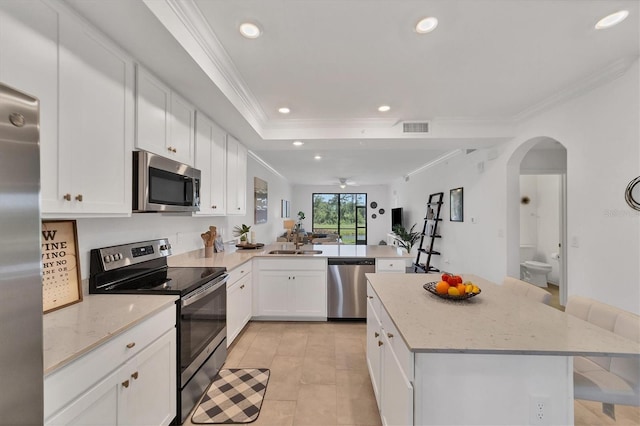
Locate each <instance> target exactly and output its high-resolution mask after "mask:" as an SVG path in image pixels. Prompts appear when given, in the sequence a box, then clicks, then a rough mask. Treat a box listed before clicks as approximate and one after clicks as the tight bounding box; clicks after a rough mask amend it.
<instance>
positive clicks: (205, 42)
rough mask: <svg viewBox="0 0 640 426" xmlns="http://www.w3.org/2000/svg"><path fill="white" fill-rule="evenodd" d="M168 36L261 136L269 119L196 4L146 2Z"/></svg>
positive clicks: (185, 0)
mask: <svg viewBox="0 0 640 426" xmlns="http://www.w3.org/2000/svg"><path fill="white" fill-rule="evenodd" d="M143 3H144V4H145V5H146V6H147V8H149V10H151V12H152V13H153V14H154V15H155V16H156V18H157V19H158V20H159V21H160V22H161V23H162V25H164V26H165V28H166V29H167V30H168V31H169V33H170V34H171V35H172V36H173V37H174V38H175V39H176V40H177V41H178V42H179V43H180V44H181V45H182V47H183V48H184V49H185V50H186V51H187V53H188V54H189V55H190V56H191V57H192V58H193V60H194V61H195V62H196V63H197V64H198V65H199V66H200V68H201V69H202V70H203V71H204V72H205V74H207V76H208V77H209V78H210V79H211V81H212V82H213V83H214V84H215V85H216V86H218V88H219V89H220V90H221V91H222V93H223V94H224V95H225V96H226V97H227V99H229V101H230V102H231V103H232V104H233V106H234V107H236V109H237V110H238V111H239V112H240V114H242V116H243V117H244V118H245V120H247V122H248V123H249V124H250V125H251V126H252V127H253V129H254V130H255V131H256V132H257V133H258V134H259V135H260V136H262V131H263V128H264V127H265V125H266V123H267V115H266V114H265V112H264V110H263V109H262V107H261V106H260V104H259V102H258V100H257V98H256V97H255V96H254V95H253V93H252V92H251V90H250V89H249V87H248V86H247V84H246V83H245V82H244V80H243V79H242V77H241V76H240V72H239V71H238V69H237V68H236V66H235V64H234V63H233V61H232V60H231V57H230V56H229V54H228V53H227V51H226V50H225V48H224V46H222V44H221V43H220V41H219V40H218V38H217V37H216V35H215V33H214V32H213V30H212V29H211V26H210V25H209V23H208V22H207V20H206V19H205V17H204V16H203V15H202V12H201V11H200V9H199V8H198V6H197V5H196V4H195V2H194V1H193V0H143Z"/></svg>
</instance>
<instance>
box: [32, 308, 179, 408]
mask: <svg viewBox="0 0 640 426" xmlns="http://www.w3.org/2000/svg"><path fill="white" fill-rule="evenodd" d="M116 297H117V296H116ZM175 324H176V305H175V304H173V305H171V306H170V307H168V308H166V309H165V310H163V311H161V312H159V313H157V314H155V315H153V316H152V317H150V318H147V319H146V320H144V321H143V322H141V323H140V324H138V325H136V326H134V327H133V328H131V329H129V330H127V331H125V332H123V333H122V334H120V335H118V336H116V337H114V338H113V339H111V340H109V341H108V342H106V343H104V344H102V345H100V346H98V347H97V348H96V349H94V350H92V351H90V352H88V353H86V354H85V355H83V356H82V357H80V358H78V359H77V360H75V361H73V362H72V363H71V364H69V365H67V366H65V367H63V368H61V369H60V370H57V371H55V372H53V373H51V374H50V375H48V376H47V377H45V380H44V417H45V418H47V417H49V416H50V415H51V414H53V413H54V412H56V411H57V410H59V409H60V408H61V407H62V406H63V405H65V404H67V403H68V402H69V401H71V400H72V399H74V398H75V397H77V396H78V395H80V394H81V393H83V392H84V391H85V390H86V389H88V388H89V387H90V386H92V385H93V384H94V383H97V382H98V381H99V380H100V379H102V378H103V377H105V376H106V375H107V374H109V373H110V372H111V371H113V370H115V369H116V368H118V366H120V365H122V364H124V363H125V362H126V361H127V360H128V359H130V358H131V357H133V356H134V355H137V354H138V353H139V352H140V351H142V350H143V349H144V348H145V347H147V346H149V345H150V344H151V343H152V342H153V341H155V340H156V339H158V338H159V337H160V336H162V335H163V334H165V333H166V332H167V331H168V330H170V329H172V328H175ZM129 346H130V347H129Z"/></svg>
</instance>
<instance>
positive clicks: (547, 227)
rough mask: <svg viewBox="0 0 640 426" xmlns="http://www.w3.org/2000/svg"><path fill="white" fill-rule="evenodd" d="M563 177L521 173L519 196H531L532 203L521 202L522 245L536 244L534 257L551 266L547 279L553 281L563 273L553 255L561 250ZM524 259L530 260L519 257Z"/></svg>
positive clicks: (557, 280) (557, 281)
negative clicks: (561, 193)
mask: <svg viewBox="0 0 640 426" xmlns="http://www.w3.org/2000/svg"><path fill="white" fill-rule="evenodd" d="M560 179H561V178H560V176H559V175H521V176H520V196H521V197H523V196H527V197H529V199H530V201H529V204H522V203H520V245H524V246H533V247H535V251H534V257H533V259H531V260H535V261H538V262H543V263H548V264H549V265H551V267H552V268H553V270H552V271H551V272H550V273H549V275H548V276H547V281H549V282H550V283H553V284H558V283H559V276H560V271H559V267H560V265H559V264H558V261H557V260H555V259H552V258H551V253H554V252H558V251H559V249H558V243H559V240H560V182H561V180H560ZM524 260H528V259H522V258H521V259H520V261H521V262H523V261H524Z"/></svg>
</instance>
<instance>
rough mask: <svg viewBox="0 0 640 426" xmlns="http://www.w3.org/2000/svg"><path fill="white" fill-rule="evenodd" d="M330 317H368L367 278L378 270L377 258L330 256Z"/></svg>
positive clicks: (328, 313)
mask: <svg viewBox="0 0 640 426" xmlns="http://www.w3.org/2000/svg"><path fill="white" fill-rule="evenodd" d="M328 265H329V266H328V268H329V270H328V271H327V275H328V278H327V285H328V299H327V304H328V307H327V308H328V309H327V311H328V312H327V316H328V318H357V319H361V318H366V317H367V279H366V278H365V276H364V274H365V273H367V272H375V271H376V260H375V259H369V258H344V257H335V258H332V257H330V258H329V259H328Z"/></svg>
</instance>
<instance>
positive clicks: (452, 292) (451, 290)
mask: <svg viewBox="0 0 640 426" xmlns="http://www.w3.org/2000/svg"><path fill="white" fill-rule="evenodd" d="M449 296H460V292H459V291H458V288H457V287H449Z"/></svg>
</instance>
